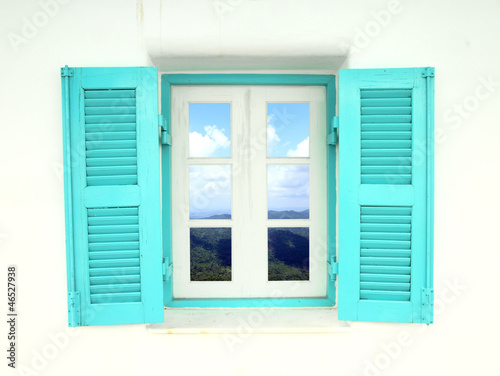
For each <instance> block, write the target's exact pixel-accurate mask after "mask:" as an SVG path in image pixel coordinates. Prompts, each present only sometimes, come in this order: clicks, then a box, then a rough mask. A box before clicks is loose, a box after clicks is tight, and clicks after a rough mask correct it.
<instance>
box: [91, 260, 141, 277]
mask: <svg viewBox="0 0 500 376" xmlns="http://www.w3.org/2000/svg"><path fill="white" fill-rule="evenodd" d="M134 266H140V260H139V258H138V257H135V258H128V259H112V258H111V259H105V260H90V261H89V267H90V268H91V270H90V274H91V275H92V272H93V271H94V270H100V269H101V268H127V267H134Z"/></svg>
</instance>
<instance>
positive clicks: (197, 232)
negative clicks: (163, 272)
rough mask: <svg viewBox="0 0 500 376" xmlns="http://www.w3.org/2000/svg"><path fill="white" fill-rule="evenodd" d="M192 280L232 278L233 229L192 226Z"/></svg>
mask: <svg viewBox="0 0 500 376" xmlns="http://www.w3.org/2000/svg"><path fill="white" fill-rule="evenodd" d="M190 241H191V281H230V280H231V229H230V228H216V227H212V228H191V234H190Z"/></svg>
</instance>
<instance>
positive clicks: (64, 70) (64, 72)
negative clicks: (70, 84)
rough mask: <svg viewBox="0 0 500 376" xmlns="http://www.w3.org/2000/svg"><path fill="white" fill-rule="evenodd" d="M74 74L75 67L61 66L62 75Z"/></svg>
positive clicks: (69, 75)
mask: <svg viewBox="0 0 500 376" xmlns="http://www.w3.org/2000/svg"><path fill="white" fill-rule="evenodd" d="M73 74H74V70H73V68H69V67H68V66H67V65H65V66H64V68H61V77H71V76H73Z"/></svg>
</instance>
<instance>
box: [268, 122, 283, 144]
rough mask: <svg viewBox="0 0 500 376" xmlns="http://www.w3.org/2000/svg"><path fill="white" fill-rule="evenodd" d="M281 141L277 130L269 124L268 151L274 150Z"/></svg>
mask: <svg viewBox="0 0 500 376" xmlns="http://www.w3.org/2000/svg"><path fill="white" fill-rule="evenodd" d="M280 141H281V139H280V138H279V136H278V133H276V129H274V127H273V126H272V125H270V124H267V150H272V149H273V147H274V146H276V145H277V144H278V143H279V142H280Z"/></svg>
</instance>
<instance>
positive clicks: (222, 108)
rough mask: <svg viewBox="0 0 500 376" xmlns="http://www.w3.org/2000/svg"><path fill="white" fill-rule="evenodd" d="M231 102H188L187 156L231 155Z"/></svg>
mask: <svg viewBox="0 0 500 376" xmlns="http://www.w3.org/2000/svg"><path fill="white" fill-rule="evenodd" d="M230 139H231V104H230V103H190V104H189V156H190V157H212V158H214V157H217V158H219V157H230V156H231V141H230Z"/></svg>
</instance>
